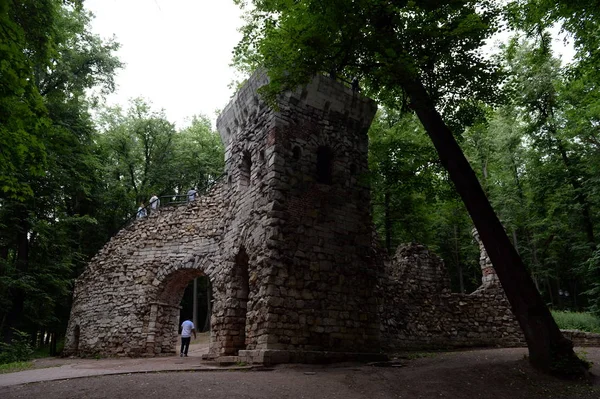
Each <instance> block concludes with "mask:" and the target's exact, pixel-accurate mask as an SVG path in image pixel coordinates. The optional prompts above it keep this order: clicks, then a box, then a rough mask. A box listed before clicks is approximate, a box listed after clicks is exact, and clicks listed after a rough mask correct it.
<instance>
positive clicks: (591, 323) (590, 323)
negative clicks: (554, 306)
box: [552, 310, 600, 333]
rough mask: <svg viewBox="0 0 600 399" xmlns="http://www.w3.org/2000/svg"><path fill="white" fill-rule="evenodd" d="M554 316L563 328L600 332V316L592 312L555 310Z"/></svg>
mask: <svg viewBox="0 0 600 399" xmlns="http://www.w3.org/2000/svg"><path fill="white" fill-rule="evenodd" d="M552 316H553V317H554V320H556V324H558V326H559V327H560V328H561V329H564V330H580V331H586V332H593V333H600V318H599V317H598V316H595V315H593V314H591V313H587V312H569V311H562V310H553V311H552Z"/></svg>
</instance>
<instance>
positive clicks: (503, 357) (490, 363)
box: [0, 348, 600, 399]
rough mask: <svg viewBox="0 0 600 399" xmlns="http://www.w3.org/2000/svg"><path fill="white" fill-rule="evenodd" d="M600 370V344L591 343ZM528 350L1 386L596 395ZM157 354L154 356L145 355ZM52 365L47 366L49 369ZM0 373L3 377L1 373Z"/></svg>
mask: <svg viewBox="0 0 600 399" xmlns="http://www.w3.org/2000/svg"><path fill="white" fill-rule="evenodd" d="M585 352H586V354H585V357H586V358H587V359H588V360H590V361H593V362H595V364H596V366H595V367H594V368H593V369H592V371H593V372H594V373H595V374H598V375H600V366H599V364H600V348H588V349H586V350H585ZM525 354H526V350H525V349H492V350H475V351H465V352H449V353H440V354H435V355H433V356H428V357H423V358H419V359H415V360H402V361H401V363H402V364H403V367H387V368H384V367H374V366H369V365H357V364H338V365H330V366H307V365H288V366H280V367H276V368H274V369H273V370H272V371H211V370H207V369H204V370H203V371H192V372H190V371H185V372H176V373H175V372H165V373H136V374H123V375H111V376H99V377H90V378H76V379H70V380H61V381H49V382H39V383H32V384H25V385H12V386H4V387H0V397H1V398H3V399H11V398H44V399H54V398H56V399H58V398H115V399H129V398H145V399H154V398H156V399H165V398H178V397H186V398H203V399H225V398H257V399H258V398H264V399H287V398H344V399H355V398H356V399H358V398H361V399H362V398H411V399H412V398H415V399H417V398H453V399H463V398H464V399H475V398H500V399H525V398H527V399H541V398H561V399H598V398H600V384H599V383H598V381H596V383H595V385H593V386H591V385H586V384H582V383H576V382H569V381H561V380H558V379H555V378H552V377H548V376H546V375H542V374H540V373H538V372H536V371H535V370H532V369H531V367H530V366H529V364H528V362H527V360H526V359H524V355H525ZM148 360H152V359H148ZM47 370H50V369H47ZM0 377H1V376H0Z"/></svg>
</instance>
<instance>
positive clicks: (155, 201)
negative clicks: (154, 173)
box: [150, 194, 160, 212]
mask: <svg viewBox="0 0 600 399" xmlns="http://www.w3.org/2000/svg"><path fill="white" fill-rule="evenodd" d="M159 206H160V200H159V199H158V197H157V196H156V194H154V195H153V196H152V198H150V208H152V212H154V211H156V210H157V209H158V207H159Z"/></svg>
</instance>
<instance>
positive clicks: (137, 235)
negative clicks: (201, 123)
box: [65, 73, 383, 363]
mask: <svg viewBox="0 0 600 399" xmlns="http://www.w3.org/2000/svg"><path fill="white" fill-rule="evenodd" d="M266 83H267V78H266V76H265V75H264V74H261V73H257V74H255V75H254V76H252V77H251V78H250V79H249V81H248V82H247V83H246V84H245V85H244V86H243V87H242V88H241V89H240V91H239V92H238V93H237V94H236V95H235V96H234V98H233V99H232V101H231V102H230V104H229V105H228V106H227V107H226V108H225V110H224V111H223V113H222V115H221V116H220V117H219V119H218V121H217V128H218V130H219V133H220V134H221V137H222V140H223V143H224V144H225V148H226V155H225V158H226V159H225V161H226V170H225V172H226V174H225V176H224V178H223V179H222V180H220V181H219V182H218V184H216V185H215V186H214V187H213V188H212V189H211V190H210V192H208V193H207V194H206V195H205V196H203V197H201V198H200V199H198V200H196V201H193V202H190V203H188V204H186V205H184V206H181V207H177V208H164V209H161V210H160V212H156V213H153V214H151V215H150V217H148V218H146V219H143V220H136V221H135V222H133V224H132V225H130V226H128V227H127V228H126V229H123V230H122V231H120V232H119V233H118V234H117V235H116V236H115V237H113V238H112V239H111V241H110V242H109V243H107V244H106V245H105V247H104V248H103V249H102V250H101V251H100V252H99V253H98V254H97V255H96V256H95V257H94V259H92V261H91V262H90V264H89V265H88V267H87V268H86V270H85V271H84V273H83V274H82V275H81V276H80V278H79V279H78V280H77V282H76V286H75V290H74V298H73V307H72V310H71V318H70V320H69V326H68V329H67V339H66V344H65V353H67V354H79V355H91V354H102V355H118V356H154V355H158V354H165V353H174V352H175V347H176V345H177V326H178V324H179V322H180V321H179V320H178V319H179V304H180V301H181V298H182V296H183V292H184V290H185V287H186V286H187V284H189V282H190V281H191V280H192V279H193V278H195V277H198V276H201V275H206V276H208V277H209V278H210V280H211V285H212V287H213V293H212V294H213V295H212V297H213V300H214V301H213V308H212V315H211V340H210V353H209V355H210V357H220V356H230V355H235V356H239V357H240V358H241V360H245V361H249V362H263V363H281V362H305V361H317V360H325V359H327V360H336V359H337V360H341V359H345V358H348V357H352V358H356V356H357V355H358V354H361V355H365V354H374V353H379V351H380V339H379V334H380V324H379V310H380V309H378V305H379V304H378V303H377V301H378V297H379V295H378V294H377V291H376V290H377V287H378V277H379V276H380V274H381V273H382V271H383V269H382V262H381V258H380V257H378V256H376V253H375V252H374V249H373V247H372V245H371V242H372V229H371V217H370V209H369V208H370V199H369V188H368V186H366V185H364V183H363V180H362V179H361V176H362V175H363V174H364V173H365V172H366V171H367V130H368V127H369V125H370V123H371V120H372V118H373V116H374V114H375V111H376V105H375V103H374V102H373V101H372V100H369V99H366V98H364V97H362V96H360V95H359V94H358V93H357V92H354V91H352V90H351V89H350V88H348V87H345V86H344V85H343V84H342V83H339V82H336V81H334V80H331V79H329V78H327V77H325V76H316V77H315V78H314V79H313V80H312V81H311V82H310V83H309V84H308V85H306V86H305V87H303V88H301V89H299V90H297V91H295V92H287V93H284V94H282V95H281V96H280V97H279V98H278V99H277V105H276V107H275V108H271V107H269V106H267V105H266V104H265V103H264V102H263V101H262V100H261V99H260V96H259V94H258V88H259V87H261V86H262V85H264V84H266Z"/></svg>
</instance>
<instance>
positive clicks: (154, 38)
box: [84, 0, 242, 127]
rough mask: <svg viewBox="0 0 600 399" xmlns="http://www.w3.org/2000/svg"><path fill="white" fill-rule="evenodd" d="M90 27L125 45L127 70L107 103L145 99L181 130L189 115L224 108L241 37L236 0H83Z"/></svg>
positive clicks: (123, 56)
mask: <svg viewBox="0 0 600 399" xmlns="http://www.w3.org/2000/svg"><path fill="white" fill-rule="evenodd" d="M84 4H85V7H86V8H87V9H88V10H89V11H91V12H93V13H94V15H95V16H96V18H95V19H94V20H93V22H92V30H93V31H94V33H96V34H98V35H100V36H101V37H102V38H104V39H108V38H110V37H112V36H113V35H115V36H116V38H117V41H118V42H119V43H121V49H120V50H119V52H118V53H117V55H118V56H119V58H120V59H121V61H122V62H124V63H125V64H126V65H125V68H123V69H122V70H120V71H119V72H118V74H117V77H116V82H117V85H118V87H117V90H116V92H115V93H113V94H111V95H110V96H109V97H108V98H107V102H108V103H109V104H111V105H112V104H121V105H122V106H124V107H126V106H127V102H128V100H129V99H130V98H134V97H140V96H141V97H144V98H146V99H147V100H150V101H151V102H152V104H153V108H154V109H156V110H159V109H164V110H165V112H166V114H167V117H168V118H169V120H170V121H171V122H174V123H176V124H177V126H178V127H182V126H184V125H185V124H186V118H189V117H191V116H192V115H195V114H204V115H206V116H208V117H209V118H211V119H212V120H215V119H216V115H215V110H217V109H222V108H224V107H225V105H227V103H228V101H229V98H230V97H231V95H232V94H233V93H232V90H230V89H228V88H227V85H228V84H229V83H230V82H231V81H232V80H234V78H235V74H234V70H233V69H232V68H230V67H229V64H230V63H231V52H232V50H233V47H234V46H235V45H236V43H237V42H238V41H239V39H240V38H241V34H240V33H239V32H238V31H237V29H238V28H239V27H240V26H242V20H241V19H240V16H241V12H240V10H239V9H238V7H237V6H235V5H234V4H233V1H232V0H86V1H85V3H84Z"/></svg>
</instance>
